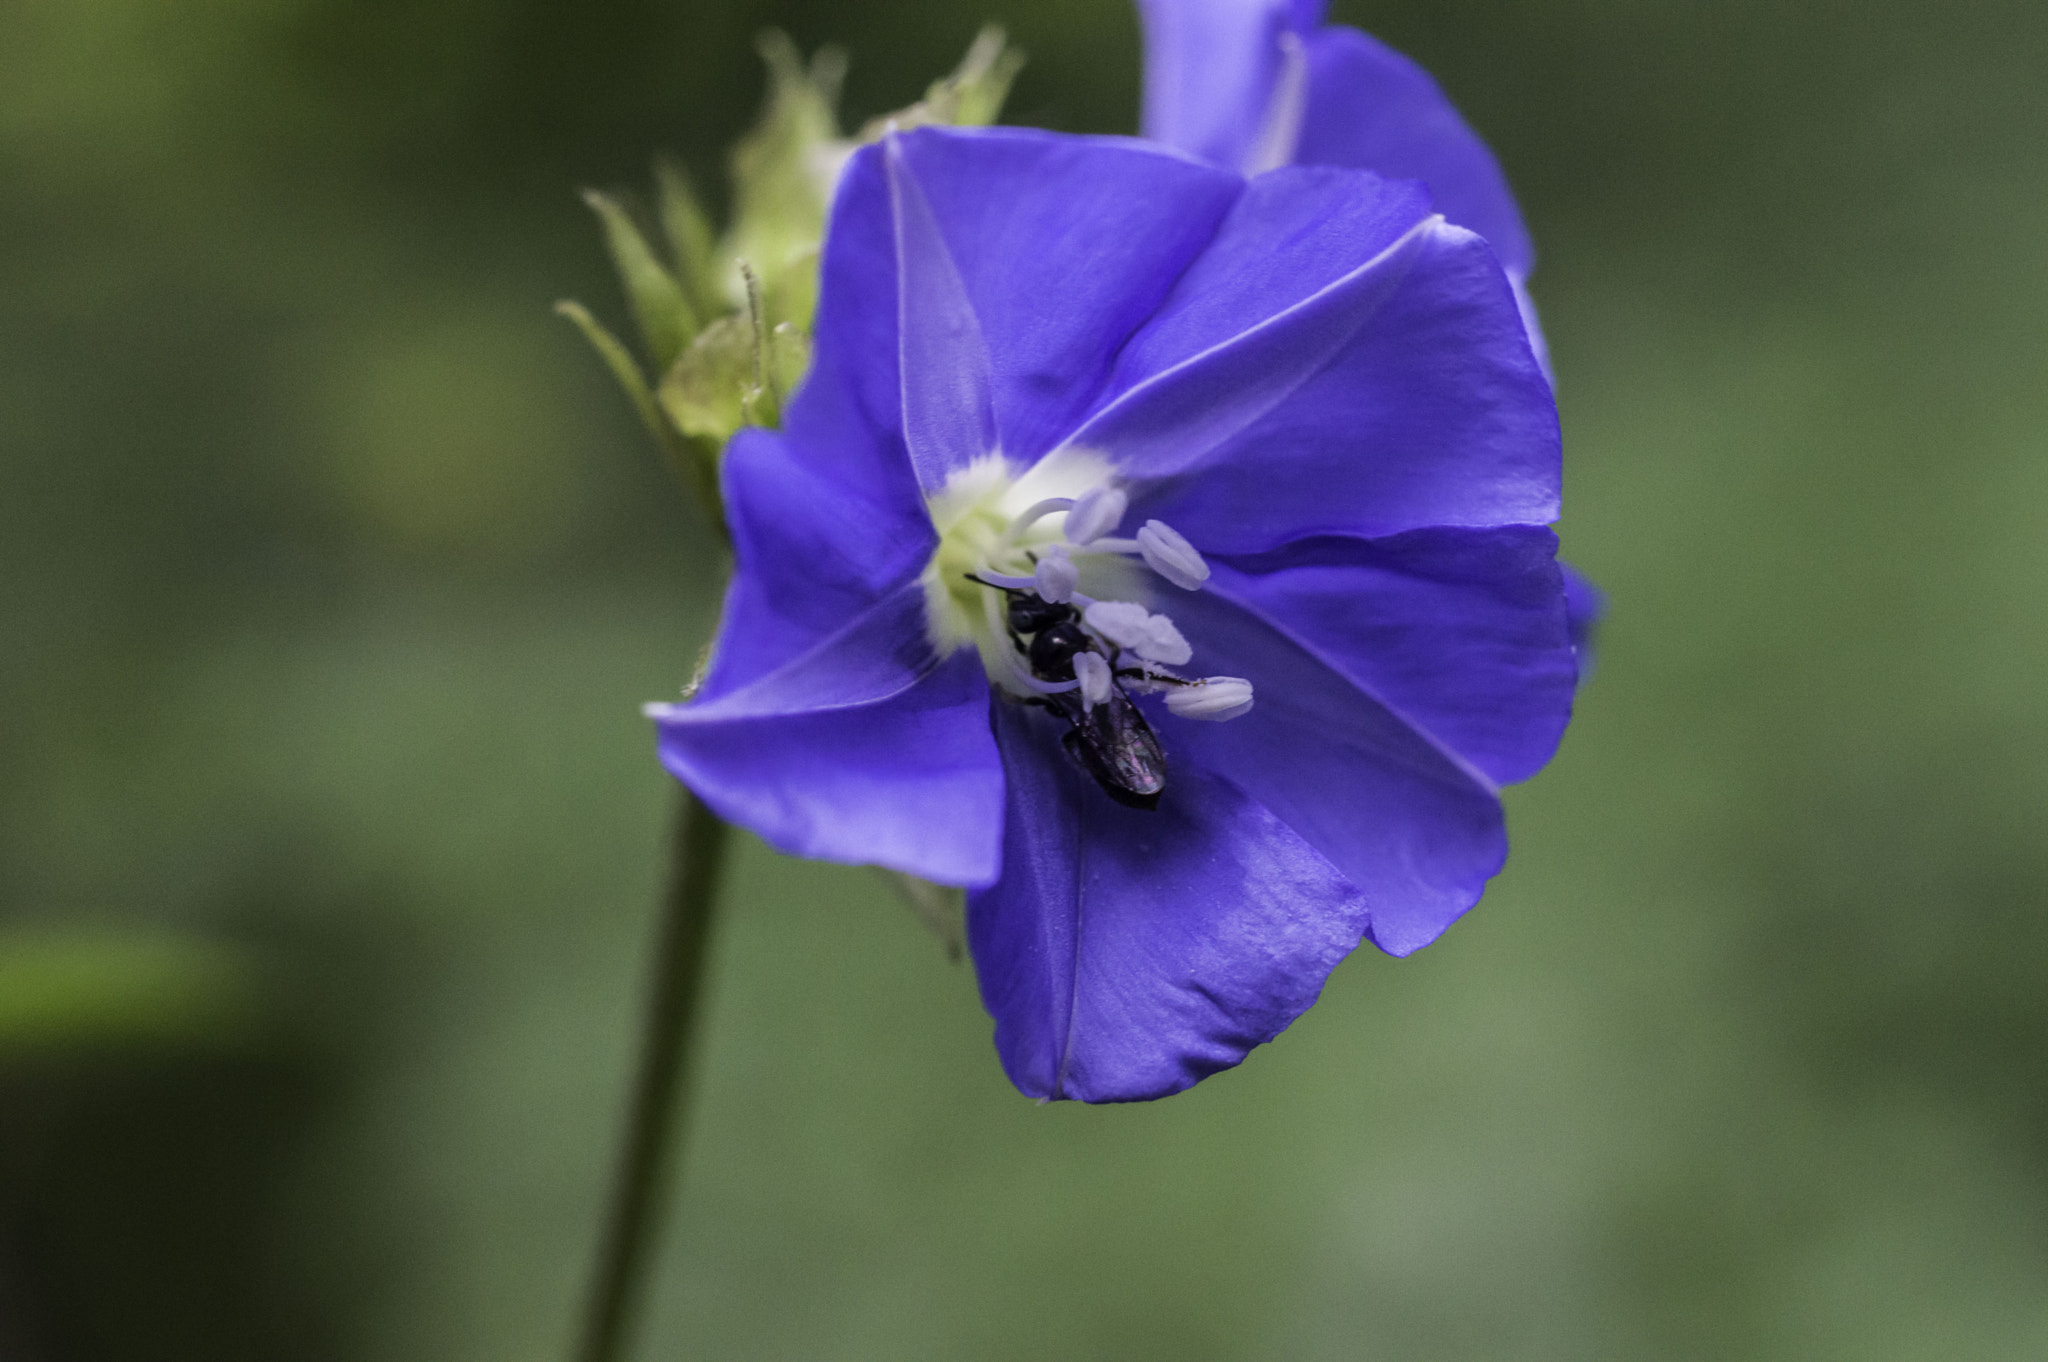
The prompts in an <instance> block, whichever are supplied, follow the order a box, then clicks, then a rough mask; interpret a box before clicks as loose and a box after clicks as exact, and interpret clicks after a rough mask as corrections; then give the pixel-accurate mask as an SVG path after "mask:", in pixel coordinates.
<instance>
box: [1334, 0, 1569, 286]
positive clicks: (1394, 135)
mask: <svg viewBox="0 0 2048 1362" xmlns="http://www.w3.org/2000/svg"><path fill="white" fill-rule="evenodd" d="M1306 41H1307V47H1308V66H1309V86H1308V91H1309V93H1308V107H1307V109H1306V110H1305V112H1304V114H1303V118H1302V125H1301V140H1300V142H1299V143H1297V145H1296V148H1295V155H1294V158H1295V161H1296V162H1297V163H1298V164H1301V165H1338V166H1358V167H1361V168H1363V169H1366V170H1373V171H1377V172H1379V173H1380V174H1382V175H1387V176H1391V177H1394V178H1397V179H1404V180H1420V181H1422V182H1423V183H1424V184H1426V185H1428V186H1429V192H1430V194H1431V196H1432V197H1433V198H1434V199H1435V200H1436V206H1437V210H1438V211H1439V212H1441V213H1442V214H1443V215H1444V216H1445V217H1446V218H1448V219H1450V220H1451V221H1452V222H1454V223H1456V224H1457V225H1458V226H1460V227H1464V228H1467V229H1469V230H1471V231H1474V232H1477V233H1479V235H1481V236H1483V237H1485V238H1486V240H1487V243H1488V244H1489V245H1491V246H1492V247H1493V251H1494V254H1495V255H1497V256H1499V257H1500V262H1501V264H1502V266H1503V267H1505V268H1506V270H1507V272H1508V273H1509V274H1510V275H1511V276H1513V277H1514V278H1515V279H1517V280H1522V279H1526V278H1528V276H1529V272H1530V271H1531V270H1532V269H1534V268H1535V265H1536V252H1535V248H1534V247H1533V246H1531V245H1530V242H1529V233H1528V230H1527V229H1526V228H1525V227H1523V225H1522V214H1521V210H1520V209H1518V208H1517V207H1516V206H1515V196H1514V194H1513V193H1512V192H1510V190H1509V189H1508V182H1507V177H1506V176H1505V175H1503V174H1502V173H1501V169H1500V163H1499V162H1498V161H1496V160H1495V159H1494V156H1493V152H1492V151H1490V150H1489V149H1488V148H1487V145H1486V143H1485V142H1483V141H1481V140H1480V138H1479V134H1477V133H1475V132H1473V131H1472V129H1471V127H1470V125H1468V124H1467V123H1466V122H1465V120H1464V119H1463V118H1462V117H1460V116H1459V114H1458V111H1457V109H1456V108H1455V107H1454V106H1453V105H1452V104H1451V101H1450V99H1449V98H1448V97H1446V96H1445V94H1444V92H1443V91H1442V89H1440V88H1439V87H1438V86H1437V83H1436V81H1435V80H1433V79H1431V78H1430V75H1429V73H1428V72H1427V71H1424V70H1423V69H1422V68H1421V67H1420V66H1417V65H1416V64H1415V63H1414V62H1413V61H1410V60H1409V59H1408V58H1407V57H1404V56H1402V55H1401V54H1400V53H1399V52H1396V51H1394V49H1393V48H1391V47H1388V46H1387V45H1386V44H1385V43H1383V42H1380V41H1379V40H1378V39H1377V38H1372V37H1368V36H1367V35H1366V34H1363V33H1360V32H1359V31H1358V30H1357V29H1354V28H1325V29H1321V30H1319V31H1317V32H1315V33H1312V34H1310V35H1308V38H1307V40H1306Z"/></svg>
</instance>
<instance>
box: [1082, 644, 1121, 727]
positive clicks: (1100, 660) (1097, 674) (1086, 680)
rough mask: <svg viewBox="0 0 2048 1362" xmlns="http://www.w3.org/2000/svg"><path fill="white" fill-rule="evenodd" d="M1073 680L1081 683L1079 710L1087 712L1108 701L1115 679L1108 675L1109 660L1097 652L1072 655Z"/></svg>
mask: <svg viewBox="0 0 2048 1362" xmlns="http://www.w3.org/2000/svg"><path fill="white" fill-rule="evenodd" d="M1074 679H1075V680H1076V681H1079V682H1080V683H1081V709H1082V712H1084V713H1085V712H1087V711H1088V710H1091V709H1093V708H1095V707H1096V706H1097V705H1099V704H1102V703H1104V702H1105V701H1107V700H1108V699H1109V690H1110V687H1111V686H1113V685H1115V684H1116V678H1115V677H1113V676H1112V675H1111V674H1110V670H1109V659H1108V658H1106V657H1104V656H1103V655H1102V654H1101V653H1097V652H1086V651H1084V652H1078V653H1075V654H1074Z"/></svg>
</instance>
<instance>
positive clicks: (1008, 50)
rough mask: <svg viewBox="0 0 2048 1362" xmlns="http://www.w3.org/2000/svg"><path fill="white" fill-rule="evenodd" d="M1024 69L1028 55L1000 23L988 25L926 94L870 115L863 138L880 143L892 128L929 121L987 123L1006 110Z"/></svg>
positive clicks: (968, 125) (964, 124)
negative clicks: (877, 115) (1012, 42)
mask: <svg viewBox="0 0 2048 1362" xmlns="http://www.w3.org/2000/svg"><path fill="white" fill-rule="evenodd" d="M1023 69H1024V54H1023V53H1021V52H1019V51H1017V50H1016V49H1015V48H1013V47H1011V46H1009V39H1008V37H1007V35H1005V34H1004V32H1003V30H1002V28H1001V26H999V25H996V24H989V25H987V26H986V27H984V28H983V29H982V30H981V32H979V33H977V34H975V35H974V41H973V42H972V43H970V44H968V47H967V55H966V56H964V57H962V58H961V59H960V65H958V66H957V67H955V68H954V69H953V72H952V74H951V75H947V76H941V77H940V78H939V79H937V80H935V81H933V82H932V83H931V85H930V86H929V87H928V88H927V89H926V90H925V92H924V98H923V99H921V100H919V101H918V102H917V103H915V104H912V105H910V106H909V107H908V108H904V109H898V110H897V111H896V112H894V113H891V114H884V115H882V116H881V117H880V118H874V119H870V120H869V121H868V122H867V123H866V124H865V125H864V126H863V127H862V128H861V130H860V140H861V141H863V142H874V141H879V140H880V139H881V138H882V137H884V136H886V135H887V134H888V133H889V132H890V131H892V130H895V131H902V130H904V129H908V128H921V127H925V126H928V125H938V126H941V127H954V128H982V127H987V126H988V125H989V124H991V123H993V122H995V121H996V118H997V117H998V116H999V115H1000V114H1001V113H1002V111H1003V101H1005V100H1006V99H1008V98H1009V97H1010V85H1011V83H1012V82H1013V81H1015V80H1016V79H1017V73H1018V72H1019V71H1021V70H1023Z"/></svg>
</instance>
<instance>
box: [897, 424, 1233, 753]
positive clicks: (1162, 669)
mask: <svg viewBox="0 0 2048 1362" xmlns="http://www.w3.org/2000/svg"><path fill="white" fill-rule="evenodd" d="M1109 473H1110V470H1109V467H1108V465H1107V464H1106V463H1105V462H1104V461H1103V460H1102V459H1101V458H1100V457H1098V456H1095V455H1091V454H1087V453H1084V452H1079V451H1074V450H1065V451H1060V452H1057V453H1055V454H1053V455H1050V456H1048V457H1047V458H1046V459H1044V460H1042V461H1041V462H1040V463H1038V464H1037V465H1036V466H1034V467H1032V468H1030V469H1029V470H1027V471H1025V472H1024V473H1022V474H1021V475H1020V474H1018V473H1017V472H1016V470H1015V469H1013V468H1012V467H1011V466H1010V464H1009V463H1007V462H1006V461H1005V460H1004V459H1002V458H1001V457H1000V456H990V457H987V458H983V459H979V460H977V461H975V462H974V463H973V464H971V465H969V466H968V467H966V468H963V469H960V470H959V471H957V472H956V473H954V474H953V476H952V477H951V478H950V479H948V481H947V483H946V485H945V486H944V487H943V488H941V489H940V490H939V491H938V492H936V493H934V494H933V495H932V496H930V497H929V498H928V499H927V508H928V509H929V510H930V512H931V517H932V524H933V526H934V528H936V529H937V530H938V532H939V546H938V548H937V550H936V551H934V552H933V554H932V558H931V562H930V563H929V564H928V565H927V566H926V568H925V573H924V590H925V607H926V621H927V629H928V631H929V634H930V638H931V642H932V644H933V646H934V647H936V648H937V649H938V650H939V651H940V652H941V653H942V654H944V653H950V652H952V651H953V650H955V649H957V648H962V647H965V646H967V645H968V644H970V643H971V644H973V645H974V647H975V648H976V649H977V650H978V651H979V652H980V653H981V659H982V665H983V666H984V667H986V668H987V670H988V674H989V677H990V679H991V680H992V681H994V682H995V684H996V685H998V686H1000V687H1002V688H1003V689H1004V690H1005V691H1007V692H1009V693H1010V694H1012V695H1015V696H1017V697H1018V698H1020V699H1024V700H1037V701H1039V702H1041V703H1046V704H1048V705H1049V706H1050V707H1054V708H1057V709H1060V710H1062V711H1067V710H1070V709H1071V707H1072V705H1073V701H1074V700H1075V699H1076V698H1078V700H1079V702H1080V709H1081V711H1082V713H1083V714H1088V713H1092V711H1093V710H1094V708H1095V707H1096V706H1098V705H1104V704H1108V703H1112V701H1113V692H1115V691H1117V690H1118V689H1119V688H1120V689H1121V690H1123V691H1127V692H1135V693H1140V694H1143V693H1148V692H1164V694H1165V698H1166V706H1167V709H1168V710H1169V711H1170V712H1172V713H1173V714H1175V715H1178V716H1180V717H1182V718H1187V719H1219V720H1220V719H1234V718H1236V717H1238V716H1239V715H1241V714H1243V713H1245V712H1247V711H1248V710H1250V709H1251V707H1252V688H1251V683H1250V682H1248V681H1245V680H1243V679H1242V678H1239V677H1232V676H1210V677H1191V676H1187V675H1183V674H1182V673H1181V671H1179V670H1178V669H1179V668H1182V667H1185V666H1186V665H1187V664H1188V663H1189V662H1191V661H1192V660H1193V657H1194V649H1193V647H1192V646H1191V645H1190V644H1189V642H1188V640H1187V639H1185V638H1184V637H1182V635H1181V632H1180V630H1179V629H1178V628H1176V627H1175V626H1174V623H1173V620H1172V619H1171V618H1170V617H1169V616H1168V615H1167V614H1165V613H1160V612H1155V611H1153V610H1152V609H1151V608H1150V605H1151V604H1152V603H1156V599H1157V597H1158V596H1159V595H1160V594H1161V593H1160V592H1158V591H1156V590H1154V587H1155V585H1156V583H1155V581H1154V580H1153V579H1154V578H1160V579H1164V581H1165V582H1167V583H1171V587H1172V589H1177V590H1182V591H1198V590H1200V589H1201V587H1202V585H1203V583H1204V582H1206V581H1207V580H1208V577H1209V565H1208V564H1207V563H1205V562H1204V561H1203V560H1202V555H1201V553H1200V552H1199V551H1198V550H1197V549H1196V548H1195V547H1194V545H1192V544H1190V543H1189V542H1188V541H1187V539H1186V538H1184V537H1183V536H1182V535H1180V534H1179V533H1178V532H1176V531H1175V530H1174V529H1173V528H1172V527H1171V526H1168V525H1166V524H1164V523H1162V522H1160V521H1157V520H1148V521H1146V522H1145V523H1144V524H1143V525H1142V526H1140V527H1139V528H1138V531H1137V533H1136V534H1134V535H1132V536H1130V537H1128V538H1122V537H1117V535H1116V534H1115V532H1116V531H1117V530H1118V529H1120V528H1121V527H1122V522H1123V520H1124V516H1125V512H1126V510H1127V508H1128V500H1127V498H1126V497H1125V495H1124V493H1123V492H1122V491H1121V490H1119V489H1118V488H1117V486H1116V485H1115V483H1114V481H1112V479H1111V477H1110V475H1109ZM1147 569H1149V571H1147ZM1168 594H1170V593H1168ZM1052 697H1059V698H1058V699H1057V700H1056V701H1055V700H1053V698H1052ZM1121 703H1123V704H1125V705H1127V704H1128V701H1122V702H1121Z"/></svg>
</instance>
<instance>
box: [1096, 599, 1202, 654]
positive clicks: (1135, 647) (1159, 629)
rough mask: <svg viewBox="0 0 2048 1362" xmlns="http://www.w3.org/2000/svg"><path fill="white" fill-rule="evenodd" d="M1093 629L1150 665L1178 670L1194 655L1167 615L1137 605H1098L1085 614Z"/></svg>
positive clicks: (1107, 602) (1134, 603) (1120, 603)
mask: <svg viewBox="0 0 2048 1362" xmlns="http://www.w3.org/2000/svg"><path fill="white" fill-rule="evenodd" d="M1081 618H1082V621H1083V622H1084V623H1085V624H1087V626H1088V627H1089V628H1090V629H1093V630H1094V631H1095V632H1096V633H1098V634H1100V635H1101V636H1102V637H1104V638H1106V639H1108V640H1109V641H1110V642H1111V643H1114V644H1115V645H1116V646H1117V647H1119V648H1128V649H1130V651H1132V652H1134V653H1136V654H1137V655H1138V656H1139V657H1142V658H1144V659H1146V660H1147V661H1150V662H1163V663H1165V664H1166V665H1167V666H1169V667H1178V666H1180V665H1182V664H1183V663H1185V662H1186V661H1187V660H1188V659H1189V658H1191V657H1193V656H1194V655H1195V650H1194V649H1193V648H1191V647H1189V646H1188V641H1187V640H1186V639H1185V638H1182V637H1181V633H1180V630H1178V629H1176V628H1174V627H1173V621H1172V620H1170V619H1168V618H1167V617H1166V616H1164V615H1155V614H1153V613H1152V612H1151V611H1149V610H1147V609H1146V608H1145V607H1144V606H1142V605H1139V604H1137V603H1136V602H1135V601H1097V602H1096V603H1095V604H1093V605H1091V606H1089V607H1088V608H1087V610H1086V611H1085V612H1083V614H1082V617H1081Z"/></svg>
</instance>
